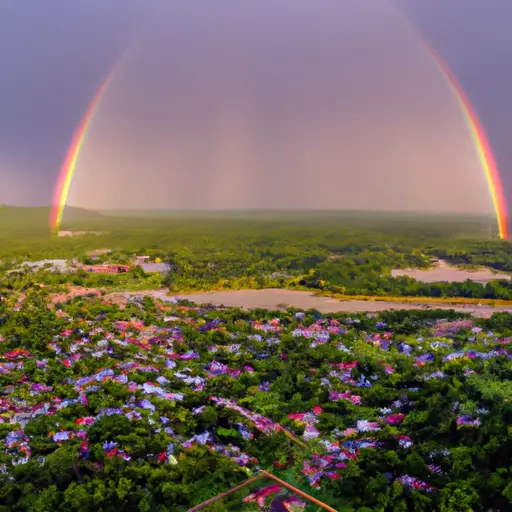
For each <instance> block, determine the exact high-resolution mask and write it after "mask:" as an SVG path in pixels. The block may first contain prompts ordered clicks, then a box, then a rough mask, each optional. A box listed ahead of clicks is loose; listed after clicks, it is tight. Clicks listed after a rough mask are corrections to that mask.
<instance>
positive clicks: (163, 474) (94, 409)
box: [0, 286, 512, 512]
mask: <svg viewBox="0 0 512 512" xmlns="http://www.w3.org/2000/svg"><path fill="white" fill-rule="evenodd" d="M52 293H53V290H52V289H51V287H48V286H46V287H44V288H40V287H34V288H31V289H29V290H26V293H24V294H20V293H17V292H15V291H13V290H10V289H8V288H7V287H4V288H3V290H2V301H1V303H0V319H1V326H0V335H1V344H0V382H1V384H0V389H1V395H2V396H1V397H0V445H1V452H0V510H1V511H4V510H5V511H10V512H11V511H48V510H55V511H58V510H62V511H73V510H76V511H87V510H96V511H105V512H106V511H114V510H116V511H131V510H142V511H162V512H164V511H173V512H180V511H182V512H185V511H187V510H189V509H190V508H191V507H193V506H196V505H199V504H200V503H202V502H204V501H205V500H207V499H209V498H212V497H213V496H216V495H218V494H219V493H222V492H224V491H227V490H228V489H230V488H232V487H233V486H235V485H237V484H240V483H243V482H245V481H247V480H248V479H249V478H251V477H252V476H254V475H258V474H260V473H261V472H262V471H268V472H270V473H272V474H273V475H275V476H277V477H278V478H280V479H281V480H282V481H285V482H287V483H288V484H290V485H292V486H294V487H295V488H296V489H299V490H302V491H303V492H305V493H307V495H308V496H311V497H312V498H314V499H316V500H318V501H320V502H322V503H324V504H326V505H329V506H331V507H332V508H333V509H334V510H337V511H339V512H350V511H352V512H356V511H358V512H370V511H404V512H406V511H418V512H420V511H421V512H423V511H429V510H440V511H442V512H455V511H461V512H466V511H472V510H482V511H484V510H494V511H505V510H510V507H511V504H512V483H511V482H512V472H511V466H510V458H511V456H512V443H511V441H510V440H511V431H510V429H511V427H510V425H511V424H512V405H511V400H512V388H511V387H510V385H509V383H510V382H511V377H512V365H511V361H510V359H511V357H512V352H511V350H510V345H509V344H510V339H511V338H510V336H511V335H512V320H511V317H510V315H508V314H496V315H494V316H493V317H491V318H488V319H471V318H470V317H469V315H467V314H459V313H455V312H453V311H436V310H432V311H396V312H389V313H383V314H381V315H379V316H374V315H344V314H336V315H328V316H322V315H320V314H319V313H318V312H316V311H306V312H303V311H297V310H293V309H287V310H284V311H266V310H254V311H242V310H240V309H225V308H224V309H220V308H214V307H197V306H195V305H193V304H190V303H187V302H181V303H178V304H175V305H170V304H163V303H159V302H156V303H155V302H154V301H153V300H152V299H150V298H147V297H146V298H144V299H137V300H133V301H125V302H124V303H122V304H120V303H113V302H110V301H109V299H108V297H105V296H104V297H78V298H75V299H72V300H69V301H66V302H64V303H53V302H52V301H51V297H52ZM279 504H281V505H282V504H286V505H287V506H289V508H288V509H286V508H277V507H278V505H279ZM271 506H274V508H270V509H268V508H267V510H278V511H279V510H282V511H285V510H296V511H300V510H302V511H305V510H306V511H308V512H309V511H311V512H313V511H318V510H321V509H320V508H319V507H317V506H316V505H311V504H310V503H309V501H308V500H305V499H303V498H302V497H301V496H298V495H297V494H295V493H294V492H291V491H289V490H288V489H287V488H285V487H283V486H280V485H277V484H273V483H272V482H268V481H267V482H256V483H254V484H252V485H250V486H248V487H247V488H243V489H240V490H239V491H237V492H235V493H234V494H231V495H230V496H229V497H227V498H226V499H223V500H220V501H218V502H216V503H215V504H213V505H211V506H210V507H208V508H206V509H204V510H207V511H209V512H214V511H215V512H221V511H230V510H232V511H244V510H247V511H249V510H252V511H255V510H264V508H263V507H271ZM283 506H284V505H283Z"/></svg>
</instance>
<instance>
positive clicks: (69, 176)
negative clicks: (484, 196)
mask: <svg viewBox="0 0 512 512" xmlns="http://www.w3.org/2000/svg"><path fill="white" fill-rule="evenodd" d="M420 38H421V36H420ZM421 39H422V38H421ZM424 45H425V47H426V48H427V50H428V52H429V53H430V55H431V56H432V57H433V59H434V61H435V62H436V63H437V65H438V67H439V69H440V71H441V73H442V75H443V76H444V77H445V79H446V80H447V82H448V84H449V86H450V89H451V90H452V92H453V93H454V96H455V98H456V99H457V102H458V104H459V106H460V109H461V111H462V114H463V116H464V119H465V122H466V125H467V127H468V130H469V132H470V134H471V137H472V140H473V143H474V145H475V150H476V152H477V154H478V157H479V159H480V163H481V165H482V168H483V170H484V173H485V178H486V181H487V185H488V187H489V191H490V193H491V198H492V204H493V208H494V211H495V214H496V218H497V222H498V231H499V236H500V238H502V239H506V238H507V236H508V232H507V228H508V218H507V204H506V201H505V195H504V194H503V187H502V184H501V179H500V175H499V172H498V168H497V166H496V161H495V159H494V155H493V153H492V150H491V146H490V144H489V142H488V140H487V136H486V134H485V131H484V129H483V126H482V125H481V123H480V121H479V120H478V116H477V115H476V112H475V110H474V109H473V107H472V105H471V103H470V101H469V99H468V97H467V96H466V93H465V92H464V90H463V89H462V87H461V85H460V84H459V83H458V82H457V80H456V78H455V77H454V75H453V74H452V72H451V71H450V69H449V68H448V66H447V65H446V63H445V62H444V61H443V60H442V59H441V57H440V56H439V55H438V54H437V52H436V51H435V50H434V49H433V48H431V47H430V46H429V45H428V44H426V43H425V41H424ZM117 67H118V65H116V66H115V67H114V69H113V70H112V71H111V72H110V73H109V75H108V76H107V78H106V79H105V80H104V82H103V83H102V85H101V87H100V88H99V89H98V91H97V92H96V95H95V96H94V98H93V99H92V101H91V103H90V104H89V106H88V108H87V110H86V112H85V114H84V116H83V118H82V121H81V123H80V125H79V126H78V129H77V130H76V132H75V134H74V136H73V139H72V142H71V145H70V147H69V149H68V151H67V154H66V158H65V160H64V162H63V163H62V166H61V170H60V174H59V178H58V181H57V185H56V187H55V192H54V197H53V206H52V209H51V215H50V226H51V227H52V228H53V229H59V227H60V225H61V222H62V216H63V213H64V209H65V207H66V203H67V199H68V194H69V188H70V185H71V182H72V180H73V175H74V173H75V168H76V164H77V162H78V158H79V156H80V152H81V151H82V148H83V146H84V142H85V140H86V138H87V133H88V131H89V128H90V126H91V123H92V121H93V119H94V116H95V114H96V111H97V109H98V105H99V103H100V101H101V99H102V98H103V96H104V94H105V92H106V90H107V88H108V86H109V84H110V82H111V81H112V78H113V77H114V74H115V72H116V70H117Z"/></svg>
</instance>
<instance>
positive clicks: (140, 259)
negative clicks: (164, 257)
mask: <svg viewBox="0 0 512 512" xmlns="http://www.w3.org/2000/svg"><path fill="white" fill-rule="evenodd" d="M145 263H149V256H134V257H133V264H134V265H143V264H145Z"/></svg>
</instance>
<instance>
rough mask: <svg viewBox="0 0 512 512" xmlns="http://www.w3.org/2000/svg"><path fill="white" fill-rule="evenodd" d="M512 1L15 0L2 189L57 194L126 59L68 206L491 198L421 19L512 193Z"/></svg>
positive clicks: (458, 206)
mask: <svg viewBox="0 0 512 512" xmlns="http://www.w3.org/2000/svg"><path fill="white" fill-rule="evenodd" d="M511 15H512V4H509V3H507V2H502V1H500V0H486V1H485V2H482V1H481V0H450V1H449V2H447V1H443V0H395V1H394V2H391V1H386V0H368V1H365V2H361V1H360V0H316V1H315V2H311V1H310V0H294V1H291V0H288V1H287V0H278V1H276V0H257V1H256V0H248V1H247V2H244V3H243V6H241V3H240V2H239V1H237V0H217V1H216V2H215V3H213V2H212V3H205V2H200V1H199V0H173V1H172V2H161V1H156V0H155V1H153V0H89V1H88V2H69V1H68V0H45V2H40V1H39V0H24V1H23V2H20V1H19V0H1V2H0V62H2V73H1V74H0V176H1V177H2V182H3V186H2V187H0V203H6V204H19V205H43V204H49V203H50V202H51V199H52V194H53V189H54V186H55V183H56V181H57V177H58V174H59V168H60V166H61V162H62V160H63V159H64V156H65V153H66V150H67V148H68V146H69V143H70V140H71V138H72V136H73V132H74V130H75V129H76V127H77V125H78V124H79V123H80V120H81V117H82V115H83V112H84V111H85V110H86V108H87V105H88V103H89V101H90V100H91V98H92V97H93V96H94V94H95V92H96V90H97V89H98V88H99V86H100V85H101V83H102V81H103V80H104V78H105V76H106V75H107V74H108V73H109V71H110V70H111V69H112V67H113V66H114V65H115V64H117V63H119V67H118V71H117V72H116V74H115V76H114V78H113V80H112V82H111V84H110V85H109V88H108V89H107V92H106V94H105V96H104V98H103V99H102V101H101V103H100V105H99V108H98V111H97V113H96V116H95V119H94V121H93V123H92V125H91V128H90V131H89V135H88V138H87V140H86V142H85V144H84V147H83V151H82V153H81V155H80V158H79V160H78V165H77V168H76V172H75V177H74V179H73V183H72V186H71V190H70V196H69V204H72V205H75V206H82V207H86V208H92V209H106V208H107V209H113V208H137V209H139V208H155V209H219V208H332V209H337V208H339V209H373V210H380V209H390V210H405V211H407V210H415V211H417V210H430V211H454V212H459V211H460V212H471V213H481V212H482V213H484V212H490V211H491V202H490V196H489V193H488V190H487V185H486V182H485V179H484V175H483V172H482V170H481V168H480V165H479V163H478V160H477V158H476V155H475V152H474V148H473V146H472V142H471V139H470V137H469V135H468V132H467V128H466V126H465V124H464V121H463V118H462V116H461V114H460V111H459V110H458V106H457V104H456V102H455V101H454V98H453V95H452V93H451V91H450V90H449V88H448V87H447V85H446V82H445V80H444V78H443V77H442V76H441V75H440V74H439V71H438V69H437V68H436V66H435V65H434V63H433V62H432V59H431V57H430V56H429V55H428V53H427V52H426V51H425V49H424V48H423V47H422V44H421V42H420V40H419V38H418V35H417V33H416V32H415V29H413V28H412V26H411V23H412V24H413V25H414V26H415V27H416V30H418V31H420V32H421V34H422V35H423V36H424V38H425V39H426V40H427V41H428V42H429V44H431V45H432V46H433V47H434V48H435V49H436V50H437V51H438V52H439V53H440V54H441V56H442V57H443V58H444V59H445V60H446V62H447V63H448V65H449V66H450V67H451V68H452V70H453V71H454V73H455V75H456V76H457V78H458V79H459V81H460V82H461V84H462V86H463V87H464V89H465V90H466V92H467V93H468V96H469V97H470V99H471V101H472V103H473V105H474V106H475V107H476V110H477V111H478V114H479V117H480V119H481V121H482V122H483V124H484V126H485V128H486V130H487V133H488V135H489V139H490V142H491V145H492V147H493V148H494V150H495V155H496V157H497V161H498V166H499V168H500V173H501V177H502V182H503V184H504V187H505V190H506V192H507V194H506V195H507V197H508V198H509V200H511V201H512V170H511V169H510V167H511V165H512V150H511V149H510V145H509V144H508V132H509V130H510V128H511V127H512V116H511V114H512V103H511V102H510V100H509V91H510V90H512V88H511V86H512V71H511V70H510V69H511V68H510V66H509V65H508V64H509V59H508V60H507V55H508V54H509V52H510V48H511V45H512V33H510V31H509V30H508V27H507V23H506V20H507V19H510V16H511ZM406 18H407V19H408V20H409V21H407V19H406Z"/></svg>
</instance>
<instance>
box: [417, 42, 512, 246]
mask: <svg viewBox="0 0 512 512" xmlns="http://www.w3.org/2000/svg"><path fill="white" fill-rule="evenodd" d="M423 44H424V45H425V48H426V49H427V50H428V52H429V53H430V55H431V56H432V57H433V59H434V61H435V62H436V64H437V66H438V67H439V69H440V70H441V73H442V75H443V76H444V77H445V79H446V80H447V82H448V84H449V85H450V89H451V90H452V91H453V93H454V95H455V97H456V99H457V103H458V104H459V106H460V109H461V111H462V113H463V114H464V118H465V121H466V124H467V127H468V129H469V132H470V134H471V138H472V139H473V143H474V145H475V149H476V152H477V154H478V157H479V159H480V163H481V165H482V168H483V170H484V172H485V178H486V180H487V185H488V187H489V191H490V193H491V198H492V204H493V207H494V211H495V213H496V218H497V221H498V231H499V235H500V238H501V239H506V238H507V236H508V232H507V228H508V211H507V203H506V201H505V194H504V193H503V186H502V184H501V179H500V175H499V172H498V167H497V165H496V161H495V159H494V155H493V152H492V150H491V146H490V144H489V141H488V139H487V136H486V134H485V131H484V129H483V126H482V124H481V123H480V121H479V119H478V116H477V114H476V112H475V109H474V108H473V106H472V105H471V103H470V101H469V99H468V97H467V95H466V93H465V92H464V89H462V87H461V85H460V84H459V83H458V81H457V79H456V78H455V76H454V75H453V73H452V72H451V70H450V68H449V67H448V66H447V64H446V63H445V62H444V61H443V59H441V57H440V55H439V54H438V53H437V52H436V51H435V50H434V49H433V48H432V47H431V46H429V45H428V44H427V43H426V42H425V41H423Z"/></svg>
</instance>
